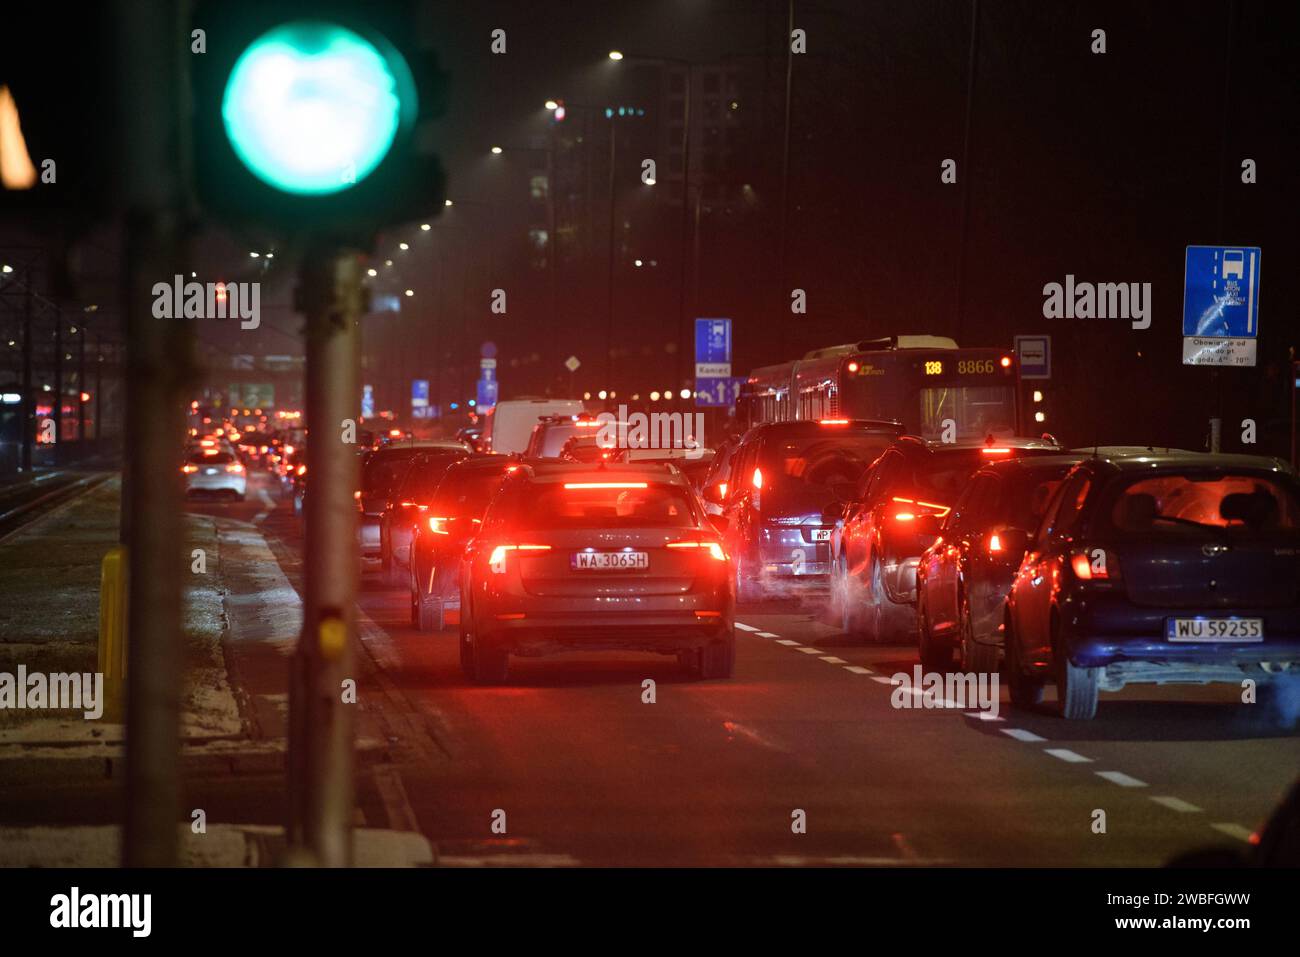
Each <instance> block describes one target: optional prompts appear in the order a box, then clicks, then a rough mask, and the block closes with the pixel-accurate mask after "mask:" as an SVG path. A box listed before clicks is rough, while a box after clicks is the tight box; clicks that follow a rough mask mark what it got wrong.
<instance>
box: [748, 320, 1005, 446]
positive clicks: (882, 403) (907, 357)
mask: <svg viewBox="0 0 1300 957" xmlns="http://www.w3.org/2000/svg"><path fill="white" fill-rule="evenodd" d="M1019 391H1020V390H1019V388H1018V386H1017V382H1016V368H1015V359H1014V357H1013V356H1012V354H1011V352H1010V351H1009V350H1003V349H995V348H975V349H962V348H958V346H957V343H956V342H955V341H953V340H952V339H949V338H947V337H944V336H890V337H888V338H884V339H868V340H865V341H863V342H856V343H849V344H847V345H841V346H831V347H829V348H826V349H817V350H815V351H813V352H810V353H808V354H807V355H806V356H804V357H803V358H802V359H798V360H795V361H794V362H786V363H783V364H781V365H775V366H765V367H763V368H761V369H755V370H754V371H753V372H751V373H750V374H749V378H748V381H747V382H745V383H744V385H743V386H742V387H741V392H740V399H739V401H738V403H737V406H736V414H737V416H738V417H739V418H740V420H741V421H742V422H744V423H746V425H747V426H754V425H758V424H760V423H762V422H782V421H788V420H792V419H813V420H819V419H836V418H844V419H893V420H895V421H897V422H901V423H902V424H903V429H904V431H905V432H907V433H909V434H911V435H919V436H921V437H923V438H935V439H944V438H955V439H961V438H980V439H982V438H986V437H987V436H989V435H994V436H1004V435H1015V434H1016V433H1017V431H1018V423H1019V417H1018V414H1017V402H1018V397H1019ZM948 420H951V423H952V426H953V431H951V432H950V433H949V435H947V436H945V435H944V428H945V423H946V422H947V421H948Z"/></svg>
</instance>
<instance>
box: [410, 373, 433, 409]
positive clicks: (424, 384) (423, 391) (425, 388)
mask: <svg viewBox="0 0 1300 957" xmlns="http://www.w3.org/2000/svg"><path fill="white" fill-rule="evenodd" d="M428 407H429V380H428V379H412V380H411V408H412V409H427V408H428Z"/></svg>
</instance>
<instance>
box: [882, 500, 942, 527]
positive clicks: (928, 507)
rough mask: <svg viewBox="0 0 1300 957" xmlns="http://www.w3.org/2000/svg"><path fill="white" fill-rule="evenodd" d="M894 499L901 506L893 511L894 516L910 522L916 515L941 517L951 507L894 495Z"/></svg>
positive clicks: (899, 519)
mask: <svg viewBox="0 0 1300 957" xmlns="http://www.w3.org/2000/svg"><path fill="white" fill-rule="evenodd" d="M894 501H895V502H897V503H898V504H899V505H901V506H903V507H902V508H901V509H899V510H898V511H897V512H895V513H894V518H896V519H898V521H900V522H910V521H912V520H913V519H914V518H916V517H917V516H918V515H934V516H937V517H939V518H943V517H944V516H945V515H947V514H948V513H949V512H950V511H951V509H950V508H949V507H948V506H947V505H939V504H937V503H935V502H922V501H920V500H918V499H914V498H901V497H899V496H897V495H895V496H894Z"/></svg>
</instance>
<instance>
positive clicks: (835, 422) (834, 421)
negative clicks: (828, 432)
mask: <svg viewBox="0 0 1300 957" xmlns="http://www.w3.org/2000/svg"><path fill="white" fill-rule="evenodd" d="M817 424H818V425H848V424H849V420H848V419H820V420H818V422H817Z"/></svg>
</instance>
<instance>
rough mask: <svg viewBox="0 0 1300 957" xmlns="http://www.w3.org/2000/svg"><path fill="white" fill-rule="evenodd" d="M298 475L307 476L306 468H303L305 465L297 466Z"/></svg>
mask: <svg viewBox="0 0 1300 957" xmlns="http://www.w3.org/2000/svg"><path fill="white" fill-rule="evenodd" d="M298 474H299V475H306V474H307V466H305V465H299V466H298Z"/></svg>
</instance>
